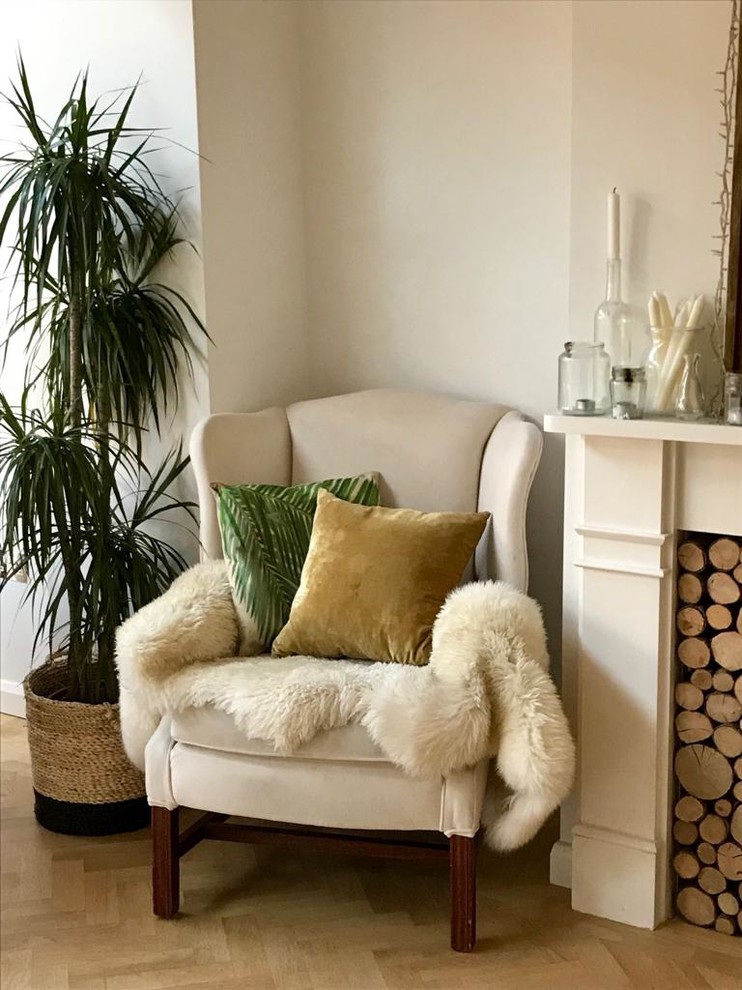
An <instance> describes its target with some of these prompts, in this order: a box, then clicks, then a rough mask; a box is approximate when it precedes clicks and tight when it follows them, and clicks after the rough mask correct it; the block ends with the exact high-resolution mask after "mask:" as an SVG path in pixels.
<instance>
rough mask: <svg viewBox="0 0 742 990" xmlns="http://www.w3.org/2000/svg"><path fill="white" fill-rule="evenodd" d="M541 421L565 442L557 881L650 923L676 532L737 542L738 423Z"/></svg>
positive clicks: (668, 745) (665, 841)
mask: <svg viewBox="0 0 742 990" xmlns="http://www.w3.org/2000/svg"><path fill="white" fill-rule="evenodd" d="M544 426H545V430H546V431H547V432H550V433H559V434H563V435H564V436H565V459H566V463H565V479H566V480H565V507H564V574H563V595H564V598H563V643H562V693H563V697H564V702H565V706H566V707H567V710H568V713H569V715H570V718H571V719H572V723H573V726H574V729H575V732H576V735H577V746H578V775H577V783H576V786H575V789H574V792H573V794H572V796H571V797H570V798H569V800H568V801H567V802H566V804H565V805H564V806H563V809H562V813H561V832H560V839H559V841H558V842H557V843H556V844H555V846H554V848H553V850H552V856H551V879H552V882H553V883H557V884H561V885H563V886H568V887H571V888H572V906H573V907H574V908H575V909H576V910H578V911H584V912H586V913H588V914H593V915H597V916H599V917H603V918H610V919H613V920H615V921H621V922H624V923H627V924H630V925H635V926H637V927H641V928H655V927H656V926H657V925H658V924H660V923H661V922H662V921H663V920H665V919H666V918H667V917H668V916H669V915H670V914H671V913H672V890H673V879H672V874H671V869H670V853H671V840H670V828H671V824H672V787H671V765H672V748H673V715H674V708H673V705H674V701H673V690H674V670H675V658H674V622H675V555H676V546H677V534H678V532H680V531H697V532H701V533H728V534H730V535H734V536H742V430H740V429H739V428H737V427H734V426H726V425H718V424H710V423H684V422H680V421H675V420H635V421H621V420H613V419H609V418H604V417H601V418H594V419H581V418H577V417H569V416H547V417H546V418H545V423H544Z"/></svg>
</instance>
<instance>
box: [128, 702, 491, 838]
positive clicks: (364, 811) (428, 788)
mask: <svg viewBox="0 0 742 990" xmlns="http://www.w3.org/2000/svg"><path fill="white" fill-rule="evenodd" d="M166 723H167V720H163V723H161V725H160V728H159V729H158V731H157V732H156V733H155V734H154V735H153V736H152V739H151V740H150V742H149V745H148V746H147V754H146V767H147V797H148V799H149V803H150V804H154V805H158V806H160V807H163V808H177V807H178V806H179V805H185V806H186V807H189V808H198V809H201V810H203V811H219V812H222V813H223V814H227V815H239V816H240V817H243V818H263V819H266V820H267V821H278V822H292V823H294V824H297V825H322V826H330V827H332V828H360V829H382V830H383V829H389V830H394V831H397V830H400V831H404V830H431V831H440V832H444V833H445V834H446V835H452V834H456V835H474V834H475V833H476V832H477V830H478V829H479V824H480V820H481V814H482V802H483V798H484V789H485V786H486V783H487V772H488V765H487V761H486V760H483V761H482V762H481V763H479V764H477V766H476V767H474V768H472V769H471V770H465V771H462V772H459V773H454V774H451V775H450V776H448V777H446V778H443V779H441V778H438V777H436V778H431V779H427V780H420V779H417V778H413V777H408V776H406V775H405V774H403V773H402V772H401V771H400V770H398V769H397V768H396V767H394V766H392V765H391V764H390V763H387V762H383V761H378V760H358V761H350V760H348V759H347V754H346V758H343V759H341V760H338V759H333V758H320V757H319V756H317V758H309V757H308V756H306V755H304V756H297V757H294V756H290V757H282V756H275V755H274V756H263V755H251V756H246V755H244V754H241V753H234V752H231V751H221V750H214V749H206V748H204V747H202V746H194V745H189V744H187V743H183V742H174V741H173V739H172V736H171V734H170V725H169V724H166ZM348 728H350V729H353V728H356V727H355V726H349V727H348ZM344 731H345V730H344V729H334V730H333V731H332V732H328V733H323V736H333V735H335V734H336V733H343V732H344Z"/></svg>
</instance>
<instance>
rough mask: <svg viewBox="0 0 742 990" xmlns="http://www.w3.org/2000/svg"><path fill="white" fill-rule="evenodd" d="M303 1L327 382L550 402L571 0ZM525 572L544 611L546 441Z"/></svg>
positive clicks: (561, 246) (313, 316)
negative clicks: (528, 569) (540, 0)
mask: <svg viewBox="0 0 742 990" xmlns="http://www.w3.org/2000/svg"><path fill="white" fill-rule="evenodd" d="M302 13H303V18H302V28H303V34H302V54H303V60H304V72H303V94H304V104H303V128H304V130H303V134H304V153H305V167H306V171H305V189H306V225H307V227H306V233H307V286H308V312H309V334H310V340H311V348H312V367H313V371H314V380H315V383H316V385H317V387H318V388H319V389H320V390H321V391H322V392H324V393H331V392H344V391H351V390H353V389H356V388H365V387H369V386H379V385H390V384H391V385H400V386H408V387H415V388H430V389H437V390H440V391H444V392H450V393H453V394H457V395H461V396H466V397H471V398H481V399H494V400H498V401H501V402H506V403H510V404H512V405H514V406H516V407H517V408H520V409H522V410H523V411H524V412H526V413H528V414H530V415H532V416H535V417H539V416H540V415H541V413H542V412H543V411H544V410H546V409H548V408H550V407H551V406H552V405H553V402H554V389H555V383H554V368H555V365H556V355H557V354H558V353H559V350H560V349H561V342H562V341H563V340H564V339H565V333H566V327H567V299H568V286H569V141H570V135H569V112H570V49H571V37H570V31H571V24H570V6H569V4H559V3H552V4H544V3H538V2H536V3H529V2H503V3H489V2H484V3H458V2H453V3H435V4H419V3H405V2H401V3H400V2H389V3H387V2H377V3H364V2H359V3H355V2H350V3H342V4H337V3H333V2H328V3H312V4H310V5H305V6H304V8H303V10H302ZM532 510H533V511H532V514H531V515H532V527H531V537H532V538H531V565H532V589H533V592H534V594H536V596H537V597H539V598H540V599H541V600H542V601H544V602H545V604H546V607H547V610H548V618H549V624H550V626H551V628H552V630H555V629H556V628H557V627H558V611H559V597H560V596H559V588H560V584H561V570H560V569H561V564H560V559H561V526H560V523H561V452H560V446H559V444H558V442H555V441H553V440H551V439H550V440H549V442H548V444H547V454H546V458H545V465H544V468H543V469H542V471H541V473H540V475H539V478H538V480H537V482H536V486H535V491H534V496H533V507H532Z"/></svg>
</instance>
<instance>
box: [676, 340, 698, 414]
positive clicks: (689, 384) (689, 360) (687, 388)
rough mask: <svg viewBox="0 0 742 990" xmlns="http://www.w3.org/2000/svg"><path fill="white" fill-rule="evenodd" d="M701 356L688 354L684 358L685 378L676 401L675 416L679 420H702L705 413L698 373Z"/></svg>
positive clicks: (682, 379)
mask: <svg viewBox="0 0 742 990" xmlns="http://www.w3.org/2000/svg"><path fill="white" fill-rule="evenodd" d="M700 360H701V355H700V354H686V355H685V357H684V358H683V376H682V378H681V379H680V385H679V386H678V394H677V398H676V399H675V415H676V416H677V417H678V419H701V417H702V416H703V414H704V412H705V401H704V398H703V389H702V388H701V377H700V375H699V373H698V364H699V361H700Z"/></svg>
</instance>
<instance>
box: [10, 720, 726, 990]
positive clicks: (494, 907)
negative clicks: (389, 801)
mask: <svg viewBox="0 0 742 990" xmlns="http://www.w3.org/2000/svg"><path fill="white" fill-rule="evenodd" d="M0 743H1V745H2V834H1V839H2V888H1V890H2V946H1V948H2V962H1V969H0V986H1V987H2V990H163V988H168V990H174V988H178V990H389V988H394V990H480V988H481V990H485V988H486V990H537V988H538V990H541V988H544V990H625V988H637V987H639V988H645V990H650V988H651V990H686V988H687V990H691V988H693V990H731V988H742V939H734V938H731V937H729V936H724V935H718V934H717V933H715V932H709V931H703V930H700V929H697V928H693V927H691V926H689V925H686V924H684V923H682V922H680V921H672V922H670V923H669V924H667V925H665V926H663V927H662V928H660V929H659V930H658V931H656V932H644V931H639V930H637V929H633V928H628V927H626V926H624V925H619V924H614V923H612V922H608V921H601V920H598V919H595V918H591V917H589V916H587V915H581V914H577V913H575V912H573V911H572V910H571V909H570V906H569V893H568V891H566V890H563V889H560V888H558V887H552V886H550V885H549V883H548V880H547V877H548V850H549V847H550V844H551V842H552V841H553V838H554V829H553V828H552V829H545V830H544V832H543V834H542V835H541V836H540V837H539V839H537V840H536V841H535V842H534V843H533V844H532V845H531V846H529V847H528V848H526V849H524V850H522V851H520V852H518V853H516V854H514V855H510V856H507V857H496V856H494V855H493V854H491V853H489V852H484V853H483V855H482V856H481V859H480V870H479V943H478V946H477V950H476V952H475V953H474V954H473V955H470V956H465V955H459V954H456V953H453V952H451V951H450V950H449V949H448V937H449V932H448V894H447V876H446V872H445V869H442V868H441V867H440V866H437V865H421V864H417V863H414V862H411V863H398V862H393V861H388V862H387V861H383V860H371V859H361V858H358V859H354V858H348V857H342V856H337V857H335V856H328V855H316V854H312V855H310V854H302V853H294V852H287V851H286V850H285V849H280V850H279V849H278V848H275V849H271V848H268V847H265V846H263V847H260V848H256V849H253V848H252V847H250V846H246V845H239V844H232V843H215V842H212V843H208V842H206V843H203V844H202V845H200V846H198V847H197V848H196V849H194V850H193V851H192V852H190V853H189V854H188V855H187V856H186V857H185V858H184V860H183V863H182V881H183V897H182V906H183V914H182V915H181V916H180V917H178V918H177V919H175V920H173V921H160V920H157V919H155V918H153V917H152V914H151V910H150V878H149V874H150V863H149V841H148V839H149V836H148V833H147V832H136V833H131V834H129V835H122V836H116V837H112V838H106V839H81V838H72V837H67V836H61V835H53V834H52V833H50V832H45V831H44V830H43V829H41V828H40V827H39V826H38V825H37V824H36V823H35V821H34V818H33V812H32V796H31V786H30V775H29V765H28V749H27V745H26V735H25V723H24V722H23V721H22V720H20V719H13V718H10V717H7V716H3V717H2V718H0Z"/></svg>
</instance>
